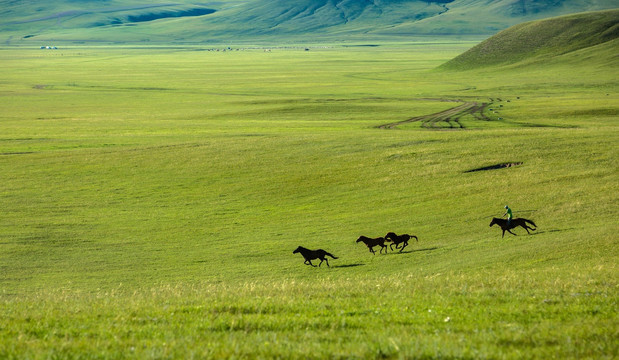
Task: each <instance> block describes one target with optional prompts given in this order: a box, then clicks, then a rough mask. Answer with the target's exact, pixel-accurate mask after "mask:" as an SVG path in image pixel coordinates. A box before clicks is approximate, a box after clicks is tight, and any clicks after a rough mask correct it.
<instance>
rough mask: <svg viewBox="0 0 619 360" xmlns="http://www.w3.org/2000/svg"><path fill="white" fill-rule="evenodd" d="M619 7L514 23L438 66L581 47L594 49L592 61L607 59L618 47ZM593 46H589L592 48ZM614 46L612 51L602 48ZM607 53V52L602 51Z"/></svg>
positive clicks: (507, 60) (505, 61) (535, 56)
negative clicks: (617, 8)
mask: <svg viewBox="0 0 619 360" xmlns="http://www.w3.org/2000/svg"><path fill="white" fill-rule="evenodd" d="M618 37H619V10H607V11H599V12H590V13H581V14H574V15H567V16H561V17H556V18H551V19H547V20H539V21H532V22H527V23H523V24H519V25H515V26H513V27H511V28H509V29H507V30H504V31H501V32H500V33H498V34H496V35H494V36H492V37H490V38H489V39H486V40H485V41H483V42H482V43H480V44H479V45H477V46H475V47H473V48H472V49H470V50H468V51H467V52H465V53H463V54H461V55H459V56H457V57H456V58H454V59H452V60H450V61H449V62H447V63H445V64H443V65H442V66H441V68H442V69H473V68H479V67H485V66H495V65H510V64H518V63H522V62H526V63H530V62H538V61H542V60H544V61H548V60H549V59H551V58H555V57H558V56H565V55H566V54H570V53H574V52H576V51H580V56H581V57H583V52H586V51H594V52H595V55H596V56H595V58H594V59H592V61H598V62H599V61H608V60H611V59H610V58H611V57H616V50H617V49H618V48H619V42H618V41H617V38H618ZM594 47H595V49H593V50H592V48H594ZM606 48H614V49H615V51H614V52H607V51H606V52H605V51H604V50H605V49H606ZM604 54H606V55H604Z"/></svg>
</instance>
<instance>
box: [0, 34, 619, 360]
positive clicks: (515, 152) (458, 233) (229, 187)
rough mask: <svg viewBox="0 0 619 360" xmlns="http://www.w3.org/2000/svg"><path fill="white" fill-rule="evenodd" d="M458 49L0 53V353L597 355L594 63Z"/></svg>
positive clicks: (608, 112)
mask: <svg viewBox="0 0 619 360" xmlns="http://www.w3.org/2000/svg"><path fill="white" fill-rule="evenodd" d="M475 43H476V41H470V42H467V41H457V42H456V41H453V42H451V41H442V40H441V39H440V38H437V39H428V41H427V42H423V43H420V42H411V43H407V42H393V43H381V44H377V45H380V46H354V45H364V44H352V45H350V46H342V45H341V44H327V45H324V44H320V46H318V45H317V46H307V45H303V46H282V47H277V46H273V47H269V48H268V49H267V48H266V47H264V46H253V47H252V46H243V47H241V46H239V47H234V46H230V47H228V46H226V47H223V46H222V47H220V48H218V49H217V50H220V51H206V50H212V48H211V47H209V48H206V47H200V46H169V47H157V46H152V47H148V46H135V47H130V46H115V47H106V46H99V47H98V46H77V45H75V46H67V47H65V48H59V49H57V50H53V51H48V50H40V49H38V48H37V49H33V48H25V47H7V48H0V63H1V64H2V69H1V70H0V74H1V77H0V129H1V131H0V169H1V171H0V184H1V186H0V204H1V208H2V215H0V319H1V321H0V358H6V359H18V358H19V359H22V358H29V359H54V358H69V359H71V358H75V359H91V358H92V359H106V358H135V359H143V358H157V359H167V358H221V357H227V358H287V359H295V358H298V359H311V358H336V359H337V358H363V359H367V358H376V359H378V358H418V359H423V358H445V359H484V358H492V359H497V358H498V359H520V358H538V359H549V358H579V359H604V358H607V359H612V358H616V357H617V355H618V354H619V341H618V340H617V339H618V331H619V327H618V324H619V321H618V320H619V319H618V316H617V300H618V295H619V292H618V288H617V286H618V282H617V279H618V277H617V274H618V269H617V264H618V255H619V253H618V251H617V232H618V231H619V226H618V222H617V205H618V204H619V201H618V200H619V197H618V195H617V194H619V171H618V169H619V164H618V160H617V159H619V151H618V147H617V144H618V143H619V116H618V113H619V93H617V89H618V85H619V84H618V77H617V74H618V73H617V67H616V64H614V65H613V64H612V63H610V64H609V63H608V62H605V61H606V60H604V59H606V58H599V59H600V60H596V59H598V58H596V57H594V56H591V57H587V53H584V54H583V53H580V54H567V55H565V56H564V57H562V58H560V59H555V60H553V61H549V62H544V63H543V64H542V63H540V64H535V63H533V64H525V65H522V64H521V65H512V66H502V67H501V66H495V67H481V68H478V69H476V70H472V71H448V70H437V69H436V68H437V67H438V66H439V65H441V64H443V63H444V62H446V61H447V60H449V59H451V58H453V57H454V56H456V55H458V54H460V53H462V52H464V51H465V50H466V49H468V48H470V47H472V46H473V45H474V44H475ZM615 43H616V40H615ZM305 48H307V49H308V51H306V50H305ZM605 49H606V48H605ZM613 49H615V50H616V45H615V46H614V47H611V48H608V49H607V50H604V49H602V51H606V52H610V51H614V50H613ZM223 50H226V51H223ZM266 50H268V51H266ZM463 104H464V105H467V104H475V105H470V106H469V105H467V106H464V107H463ZM472 107H475V109H474V111H469V110H471V108H472ZM450 109H451V110H450ZM454 109H455V110H454ZM432 114H434V116H432ZM436 114H438V115H436ZM454 114H455V115H457V122H454V121H452V119H451V118H449V116H452V115H454ZM422 118H423V119H426V120H427V121H425V120H424V121H409V120H411V119H418V120H419V119H422ZM448 118H449V119H448ZM389 124H391V125H393V124H397V125H396V126H386V125H389ZM502 164H511V165H513V166H501V165H502ZM472 170H478V171H472ZM504 205H510V206H511V207H512V209H513V210H514V215H515V216H517V217H525V218H528V219H532V220H534V221H535V223H536V224H537V230H536V231H534V232H533V233H532V234H531V235H527V234H526V232H525V231H524V230H522V229H520V230H516V233H517V234H518V236H512V235H510V234H507V235H506V236H505V238H503V239H502V238H501V235H500V230H499V229H497V228H490V227H489V226H488V225H489V222H490V220H491V219H492V217H500V216H501V215H502V214H503V212H504V209H503V207H504ZM390 231H394V232H396V233H398V234H400V233H408V234H414V235H416V236H418V237H419V242H410V243H409V246H408V247H407V248H406V249H405V250H404V251H403V252H402V253H399V252H397V251H391V250H390V251H389V252H388V253H387V254H384V253H378V251H377V253H376V255H372V254H371V253H369V252H368V251H367V248H365V246H363V245H362V244H357V243H355V240H356V239H357V238H358V237H359V236H361V235H365V236H369V237H378V236H384V235H385V234H386V233H387V232H390ZM298 246H304V247H307V248H310V249H318V248H322V249H325V250H327V251H328V252H330V253H332V254H334V255H335V256H337V257H338V259H333V260H332V259H331V258H330V259H329V264H330V267H327V266H325V264H323V265H322V266H321V267H316V268H314V267H310V266H306V265H304V264H303V258H302V257H301V256H300V255H299V254H293V253H292V251H293V250H294V249H295V248H297V247H298Z"/></svg>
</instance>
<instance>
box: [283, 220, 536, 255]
mask: <svg viewBox="0 0 619 360" xmlns="http://www.w3.org/2000/svg"><path fill="white" fill-rule="evenodd" d="M527 223H529V224H531V225H533V226H535V227H537V225H535V223H534V222H533V221H531V220H527V219H523V218H515V219H512V220H511V221H507V220H505V219H499V218H493V219H492V221H491V222H490V226H491V227H492V225H495V224H496V225H499V226H500V227H501V230H503V236H505V231H507V232H509V233H510V234H512V235H516V234H514V233H513V232H511V231H510V230H511V229H513V228H515V227H517V226H521V227H523V228H524V229H525V230H526V231H527V233H528V234H530V232H529V229H530V230H535V229H534V228H532V227H529V226H527ZM412 238H415V241H417V242H418V241H419V239H418V238H417V236H415V235H408V234H402V235H397V234H396V233H393V232H389V233H387V235H385V236H384V237H378V238H369V237H367V236H360V237H359V238H358V239H357V241H356V242H357V243H359V242H362V243H364V244H365V246H367V247H368V250H370V252H371V253H372V255H376V251H374V248H375V247H376V246H380V250H379V253H382V252H383V250H385V254H386V253H387V245H386V244H385V243H386V242H391V244H389V248H390V249H391V251H395V250H393V245H395V248H396V249H400V252H402V250H404V248H405V247H406V246H408V240H410V239H412ZM292 253H293V254H297V253H300V254H301V255H302V256H303V258H304V259H305V262H304V264H305V265H311V266H313V267H316V265H314V264H312V260H316V259H320V264H318V266H320V265H322V262H323V261H325V262H326V263H327V266H329V267H331V266H330V265H329V260H327V256H330V257H331V258H333V259H337V257H336V256H333V254H330V253H328V252H327V251H325V250H323V249H318V250H310V249H306V248H304V247H302V246H299V247H297V248H296V249H295V250H294V251H293V252H292Z"/></svg>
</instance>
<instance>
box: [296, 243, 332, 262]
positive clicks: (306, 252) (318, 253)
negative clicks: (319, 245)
mask: <svg viewBox="0 0 619 360" xmlns="http://www.w3.org/2000/svg"><path fill="white" fill-rule="evenodd" d="M292 253H293V254H296V253H301V255H303V258H304V259H305V262H304V264H305V265H311V266H313V267H316V265H314V264H312V260H314V259H320V264H318V266H320V265H322V262H323V261H326V262H327V266H328V267H331V265H329V260H327V258H326V257H325V256H331V257H332V258H334V259H337V257H335V256H333V255H331V254H329V253H328V252H326V251H324V250H323V249H318V250H310V249H306V248H304V247H303V246H299V247H298V248H297V249H296V250H295V251H293V252H292Z"/></svg>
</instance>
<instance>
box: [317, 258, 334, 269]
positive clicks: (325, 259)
mask: <svg viewBox="0 0 619 360" xmlns="http://www.w3.org/2000/svg"><path fill="white" fill-rule="evenodd" d="M322 260H324V261H326V262H327V266H328V267H331V265H329V260H328V259H327V258H326V257H325V258H322V259H320V263H321V264H322ZM318 266H320V265H318Z"/></svg>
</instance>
